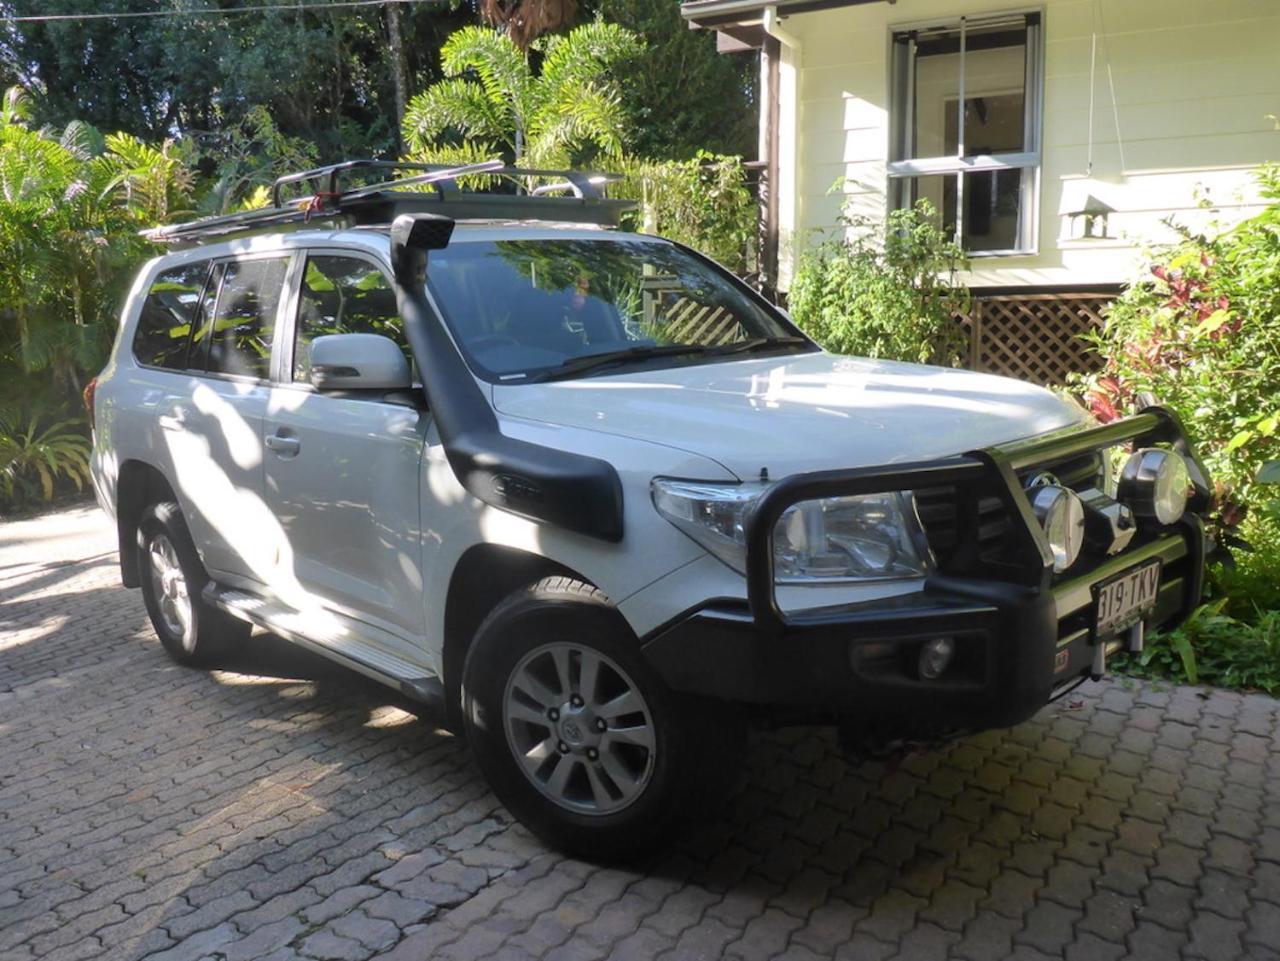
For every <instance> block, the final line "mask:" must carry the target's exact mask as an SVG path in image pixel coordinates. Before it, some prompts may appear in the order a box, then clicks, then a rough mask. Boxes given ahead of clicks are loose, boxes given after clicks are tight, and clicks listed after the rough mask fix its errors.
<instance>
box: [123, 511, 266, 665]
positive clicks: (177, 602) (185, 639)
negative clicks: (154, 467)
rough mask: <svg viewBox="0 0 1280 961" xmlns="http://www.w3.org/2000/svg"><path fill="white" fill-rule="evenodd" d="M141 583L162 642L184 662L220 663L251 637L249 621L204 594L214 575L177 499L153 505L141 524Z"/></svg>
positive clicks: (174, 655) (139, 557) (139, 545)
mask: <svg viewBox="0 0 1280 961" xmlns="http://www.w3.org/2000/svg"><path fill="white" fill-rule="evenodd" d="M138 582H139V584H140V585H141V587H142V597H143V600H144V601H145V603H146V605H147V614H148V615H150V617H151V625H152V626H153V627H154V628H155V631H156V634H157V635H159V637H160V643H161V644H163V645H164V648H165V650H166V651H168V652H169V656H170V657H172V658H173V659H174V660H175V661H177V662H178V663H180V664H208V663H211V662H213V661H216V660H218V659H220V658H223V657H225V656H226V655H228V654H230V653H231V652H232V651H234V650H235V649H236V648H238V647H239V646H240V645H241V644H243V643H244V641H245V640H246V639H247V638H248V636H249V632H250V630H251V628H250V626H249V625H248V624H247V623H245V622H244V621H241V620H238V619H236V618H234V617H231V616H230V615H229V614H227V613H225V612H223V611H220V610H218V609H217V608H216V607H213V606H211V605H209V604H206V603H205V601H204V599H203V597H202V596H201V592H202V591H203V590H204V587H205V585H206V584H207V583H208V582H209V576H208V574H206V573H205V570H204V565H202V564H201V563H200V558H199V556H198V555H197V554H196V549H195V545H194V544H193V543H192V541H191V535H190V533H189V532H188V531H187V525H186V522H185V521H184V520H183V519H182V512H181V511H180V510H179V509H178V505H177V504H175V503H173V502H172V501H162V502H160V503H158V504H152V505H151V506H150V507H148V508H147V509H146V510H145V511H144V512H143V514H142V518H141V520H140V521H139V523H138Z"/></svg>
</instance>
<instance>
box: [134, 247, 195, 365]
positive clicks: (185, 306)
mask: <svg viewBox="0 0 1280 961" xmlns="http://www.w3.org/2000/svg"><path fill="white" fill-rule="evenodd" d="M208 273H209V262H208V261H207V260H201V261H197V262H196V263H191V264H183V265H182V266H181V267H174V268H172V269H170V270H166V271H163V272H162V273H160V274H157V275H156V279H155V280H154V281H152V283H151V289H150V290H149V291H148V292H147V297H146V299H145V300H144V301H143V302H142V314H141V316H140V317H139V318H138V329H137V332H136V333H134V335H133V356H134V357H136V358H137V360H138V363H140V364H146V365H147V366H149V367H163V368H164V369H165V370H182V369H183V368H184V367H186V366H187V341H188V340H189V338H190V335H191V326H192V322H193V321H194V320H195V317H196V310H197V307H198V305H199V303H200V292H201V291H202V290H204V281H205V276H206V275H207V274H208Z"/></svg>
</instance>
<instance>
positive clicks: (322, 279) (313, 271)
mask: <svg viewBox="0 0 1280 961" xmlns="http://www.w3.org/2000/svg"><path fill="white" fill-rule="evenodd" d="M325 334H381V335H382V336H383V337H390V338H391V339H392V340H394V341H395V342H396V343H397V344H398V345H399V346H400V349H401V350H403V351H404V352H405V356H406V358H408V357H409V350H408V346H407V345H406V343H405V339H404V332H403V327H402V324H401V321H400V311H399V310H398V309H397V307H396V295H395V291H394V290H392V289H391V284H390V283H388V282H387V278H386V276H385V275H384V274H383V273H382V271H381V270H379V269H378V268H377V267H375V266H374V265H373V264H371V263H369V262H368V261H366V260H361V259H359V258H358V257H342V256H339V255H336V254H335V255H332V256H326V255H323V254H318V255H316V256H314V257H308V258H307V269H306V271H305V272H304V273H303V275H302V290H301V291H300V296H299V298H298V324H297V333H296V335H295V342H294V348H293V379H294V381H295V382H306V381H307V380H309V379H310V377H311V341H313V340H315V338H317V337H321V336H323V335H325Z"/></svg>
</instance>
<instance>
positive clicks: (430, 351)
mask: <svg viewBox="0 0 1280 961" xmlns="http://www.w3.org/2000/svg"><path fill="white" fill-rule="evenodd" d="M453 226H454V222H453V221H452V220H451V219H449V218H448V217H441V216H438V215H436V214H422V213H420V214H402V215H401V216H399V217H397V218H396V219H395V221H394V222H393V223H392V225H391V266H392V270H393V271H394V273H395V285H396V302H397V304H398V306H399V309H400V316H401V317H402V318H403V319H404V330H405V335H406V337H407V338H408V340H409V346H410V347H411V348H412V350H413V356H414V359H415V360H416V361H417V363H418V370H419V371H420V372H421V374H422V382H423V390H424V392H425V393H426V397H427V406H428V408H429V410H430V411H431V414H432V416H433V417H434V418H435V422H436V427H437V429H438V430H439V432H440V440H441V442H442V443H443V445H444V450H445V455H446V457H447V458H448V460H449V466H450V467H452V468H453V472H454V474H455V475H456V476H457V478H458V481H459V483H461V484H462V486H463V487H464V488H466V490H467V491H468V492H469V493H470V494H472V495H473V496H475V497H477V498H479V499H480V500H481V501H483V502H484V503H486V504H490V505H492V506H494V507H500V508H502V509H503V510H508V511H511V512H513V513H515V514H520V515H522V516H524V517H529V518H532V519H534V520H538V521H545V522H547V523H550V524H555V525H556V526H558V527H563V528H565V529H566V530H571V531H576V532H578V533H581V534H587V535H590V536H591V537H597V538H600V539H601V540H606V541H611V542H617V541H620V540H622V534H623V521H622V483H621V481H620V480H619V479H618V473H617V471H616V470H614V468H613V465H611V464H609V463H608V462H606V461H603V460H600V459H598V458H595V457H587V456H585V455H582V454H574V453H571V452H569V451H563V450H557V449H555V448H552V447H543V446H541V445H539V444H531V443H529V442H527V441H522V440H517V439H515V438H513V437H508V436H506V435H505V434H503V433H502V432H501V430H499V428H498V419H497V417H495V416H494V413H493V408H492V406H491V405H490V404H489V402H488V400H487V399H486V398H485V396H484V393H483V392H482V391H481V389H480V386H479V384H477V383H476V379H475V377H474V376H473V375H472V373H471V371H470V369H469V368H468V367H467V364H466V361H465V360H464V359H463V357H462V354H461V352H460V351H459V349H458V347H457V345H456V344H455V343H454V341H453V338H452V337H450V336H449V333H448V331H447V330H446V329H445V326H444V323H443V321H441V319H440V318H439V317H438V316H437V315H436V312H435V310H434V309H433V308H432V306H431V304H430V302H429V301H428V300H427V289H426V277H427V254H428V252H429V251H432V250H442V249H444V248H445V247H447V246H448V245H449V240H450V238H451V237H452V235H453Z"/></svg>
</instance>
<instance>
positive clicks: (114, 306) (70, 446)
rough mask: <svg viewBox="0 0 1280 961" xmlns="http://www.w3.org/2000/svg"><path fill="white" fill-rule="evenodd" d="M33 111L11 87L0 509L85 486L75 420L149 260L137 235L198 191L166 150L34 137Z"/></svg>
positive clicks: (6, 122)
mask: <svg viewBox="0 0 1280 961" xmlns="http://www.w3.org/2000/svg"><path fill="white" fill-rule="evenodd" d="M32 106H33V105H32V103H31V101H30V100H29V99H28V98H27V97H26V96H25V95H24V94H23V93H22V92H21V91H20V90H18V89H17V88H14V89H11V90H9V91H8V92H6V94H5V96H4V101H3V106H2V107H0V505H2V504H3V503H4V502H5V501H15V500H27V499H30V498H31V497H32V496H34V495H36V494H42V495H45V496H48V495H50V494H51V493H52V491H53V482H54V479H55V478H57V477H59V476H65V477H68V478H70V479H72V480H73V481H75V482H76V483H80V482H81V481H82V480H83V479H84V474H83V450H84V439H83V437H84V432H83V426H82V425H83V421H81V420H78V419H77V420H75V421H74V422H73V421H71V420H70V418H71V417H72V416H73V415H74V414H76V399H77V398H78V396H79V394H80V391H81V389H82V388H83V386H84V380H85V376H86V372H87V371H90V370H93V369H95V368H96V366H97V364H98V363H99V362H100V361H101V359H102V356H103V353H104V350H105V347H106V345H107V343H108V341H109V339H110V334H111V332H112V331H113V330H114V328H115V317H116V312H117V310H118V308H119V304H120V301H121V300H122V298H123V295H124V292H125V290H126V289H127V286H128V284H129V283H130V282H131V281H132V274H133V269H134V267H135V265H136V263H137V261H138V260H139V259H140V258H141V257H143V256H144V255H145V254H146V252H147V248H148V245H147V244H146V243H145V242H144V241H143V240H142V239H141V238H140V237H139V236H138V230H139V229H140V228H142V227H146V226H151V225H153V224H155V223H157V222H159V221H163V220H167V219H171V218H173V217H179V216H183V215H184V214H186V213H188V212H189V211H190V209H191V199H192V187H193V183H192V178H191V175H190V173H189V171H188V170H187V169H186V167H185V166H184V165H183V164H182V163H181V162H180V161H179V160H178V159H177V157H176V156H175V150H174V146H173V144H172V143H170V142H165V143H163V144H161V145H159V146H152V145H148V144H144V143H142V142H140V141H138V140H137V139H136V138H134V137H131V136H129V135H127V134H112V135H110V136H106V137H104V136H102V135H101V134H100V133H99V132H98V131H96V130H95V129H93V128H92V127H89V126H88V125H86V124H82V123H73V124H70V125H68V126H67V127H66V128H65V129H64V130H62V131H60V132H59V131H52V130H48V129H44V130H36V129H34V128H33V127H32V125H31V122H30V117H31V114H32ZM77 429H78V430H79V434H77V433H76V430H77Z"/></svg>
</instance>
